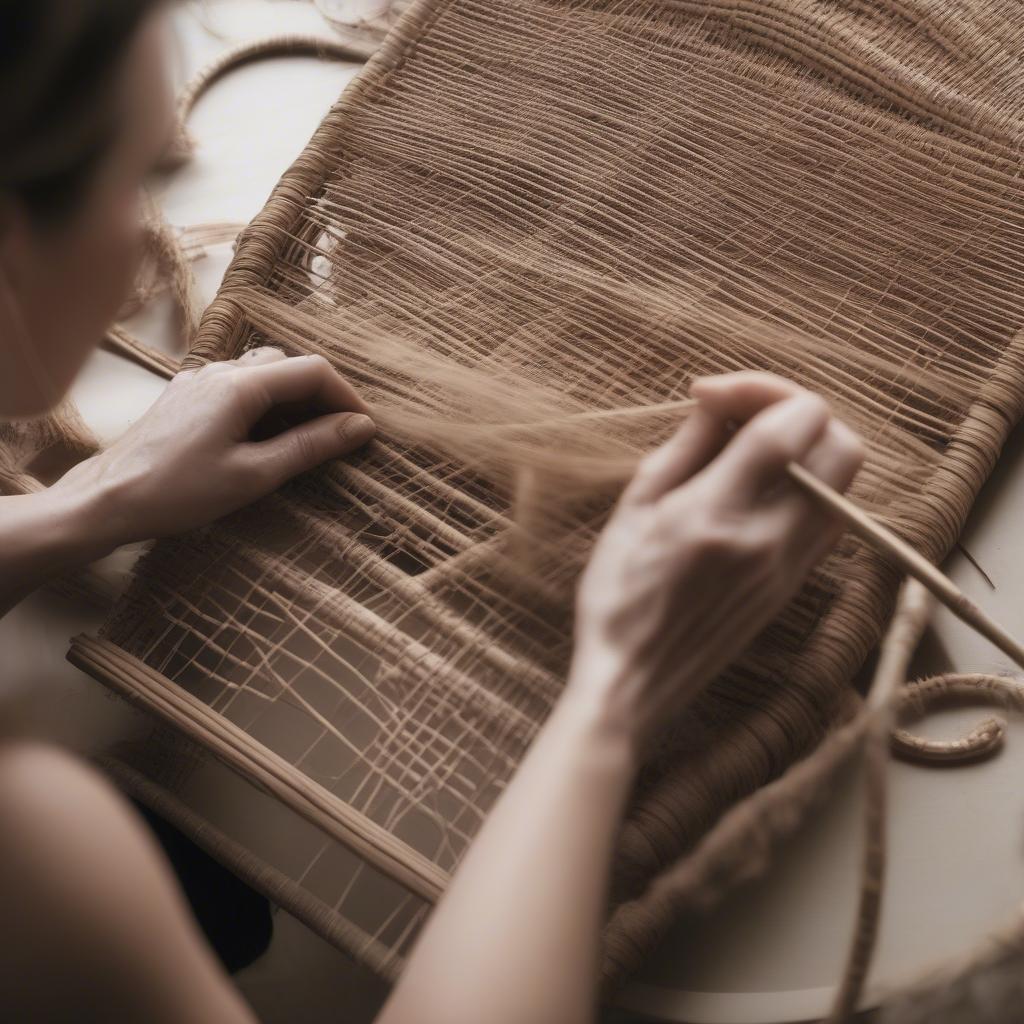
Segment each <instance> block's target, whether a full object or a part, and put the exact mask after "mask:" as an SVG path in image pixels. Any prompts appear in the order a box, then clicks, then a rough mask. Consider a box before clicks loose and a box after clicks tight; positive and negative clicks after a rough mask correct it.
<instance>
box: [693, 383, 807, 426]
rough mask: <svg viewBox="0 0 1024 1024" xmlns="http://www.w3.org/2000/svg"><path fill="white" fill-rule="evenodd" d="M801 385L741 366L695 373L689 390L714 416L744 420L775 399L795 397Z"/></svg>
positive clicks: (800, 389) (772, 402) (783, 399)
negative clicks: (710, 374)
mask: <svg viewBox="0 0 1024 1024" xmlns="http://www.w3.org/2000/svg"><path fill="white" fill-rule="evenodd" d="M804 390H805V389H804V388H802V387H800V385H799V384H795V383H794V382H793V381H791V380H786V378H785V377H778V376H776V375H775V374H774V373H762V372H761V371H759V370H741V371H739V372H738V373H722V374H717V375H716V376H714V377H697V378H695V379H694V380H693V382H692V383H691V385H690V394H691V396H692V397H694V398H696V399H697V400H698V401H700V402H701V404H702V405H704V406H706V407H707V408H708V409H709V410H710V411H711V412H713V413H714V414H715V415H716V416H719V417H721V418H722V419H724V420H733V421H735V422H739V423H745V422H746V421H747V420H749V419H750V418H751V417H753V416H756V415H757V414H758V413H759V412H760V411H761V410H762V409H765V408H767V406H769V405H772V404H774V403H775V402H782V401H785V400H786V399H787V398H795V397H796V396H797V395H799V394H802V393H803V392H804Z"/></svg>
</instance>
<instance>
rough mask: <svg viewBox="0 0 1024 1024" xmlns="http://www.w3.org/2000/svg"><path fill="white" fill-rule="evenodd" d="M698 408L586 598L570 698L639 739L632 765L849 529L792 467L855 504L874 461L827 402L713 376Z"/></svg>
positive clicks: (589, 583)
mask: <svg viewBox="0 0 1024 1024" xmlns="http://www.w3.org/2000/svg"><path fill="white" fill-rule="evenodd" d="M691 395H692V396H693V397H694V398H695V399H697V400H698V404H697V406H696V407H695V409H694V410H693V412H692V413H691V414H690V416H689V417H688V419H687V420H686V422H685V423H684V424H683V426H682V427H681V428H680V429H679V431H678V432H677V433H676V434H675V436H674V437H673V438H672V439H671V440H669V441H668V442H667V443H666V444H664V445H663V446H662V447H661V448H658V449H657V450H655V451H654V452H652V453H651V454H650V455H648V456H647V457H646V458H645V459H644V460H643V462H642V463H641V464H640V467H639V469H638V471H637V473H636V476H635V477H634V479H633V481H632V482H631V483H630V484H629V486H628V487H627V488H626V490H625V491H624V493H623V495H622V498H621V500H620V502H619V504H618V506H617V507H616V509H615V511H614V512H613V514H612V517H611V519H610V521H609V523H608V525H607V527H606V529H605V531H604V532H603V534H602V535H601V537H600V538H599V540H598V542H597V545H596V546H595V549H594V553H593V555H592V557H591V560H590V564H589V565H588V567H587V569H586V571H585V572H584V574H583V577H582V580H581V584H580V588H579V595H578V603H577V618H576V650H575V654H574V657H573V665H572V670H571V672H570V679H569V685H568V687H567V690H566V699H567V700H568V701H570V702H577V703H582V704H583V705H584V706H586V707H588V708H589V709H590V710H591V711H596V712H597V713H598V714H599V716H600V717H601V718H602V720H605V721H607V722H609V723H610V724H612V725H613V726H614V727H615V728H616V729H625V730H627V732H628V735H629V740H630V743H631V746H632V748H633V750H634V752H635V753H636V754H639V752H640V751H641V750H642V749H643V748H644V746H645V745H646V744H647V742H648V741H649V740H650V738H651V737H652V735H653V734H654V733H656V731H657V730H658V729H659V728H660V727H661V726H662V725H663V724H665V723H667V722H668V721H669V720H671V718H672V717H673V716H675V715H677V714H678V713H679V712H680V711H681V710H682V709H683V708H684V707H685V706H686V705H687V704H688V703H689V702H690V701H691V700H692V699H693V697H694V696H695V695H696V694H697V693H698V692H699V691H700V690H701V689H702V688H703V687H704V686H706V685H707V684H708V683H709V682H710V681H711V680H712V679H713V678H714V677H715V676H716V675H718V674H719V673H720V672H721V671H722V670H723V669H724V668H726V666H727V665H729V664H730V663H731V662H733V661H735V660H736V658H738V657H739V656H740V655H741V654H742V653H743V652H744V650H745V649H746V647H747V646H748V645H749V644H750V643H751V641H752V640H753V639H754V638H755V636H756V635H757V634H758V633H759V632H760V631H761V630H762V629H763V628H764V627H765V626H766V625H767V624H768V623H769V622H770V621H771V620H772V619H773V618H774V617H775V616H776V615H778V613H779V612H780V611H781V610H782V608H783V606H784V605H785V604H786V603H787V602H788V601H789V600H790V598H791V597H792V596H793V595H794V594H795V593H796V591H797V590H798V589H799V587H800V585H801V583H802V582H803V580H804V579H805V577H806V576H807V574H808V572H809V571H810V570H811V568H812V567H813V566H814V565H815V564H816V563H817V562H818V561H819V560H820V559H821V558H822V557H823V556H824V555H825V553H826V552H827V551H828V550H829V549H830V548H831V547H832V545H833V544H834V543H835V541H836V540H837V539H838V536H839V534H840V533H841V532H842V527H841V524H840V523H839V522H838V521H837V520H836V519H835V517H834V516H833V515H832V514H831V513H830V512H828V511H827V510H826V509H825V508H824V507H823V506H822V505H821V504H820V503H819V502H817V501H816V500H815V499H814V498H812V497H811V496H810V495H808V494H806V493H805V492H803V491H802V490H800V489H799V488H798V486H797V485H796V484H795V483H794V482H793V481H792V480H791V479H790V478H789V477H788V476H787V475H786V466H787V465H788V464H789V463H790V462H791V461H795V462H798V463H801V464H802V465H804V466H805V467H806V468H807V469H809V470H810V471H811V472H812V473H814V475H815V476H817V477H819V478H820V479H821V480H823V481H824V482H825V483H827V484H829V485H830V486H832V487H833V488H835V489H837V490H839V491H843V490H845V489H846V488H847V487H848V486H849V484H850V482H851V481H852V480H853V477H854V476H855V475H856V473H857V470H858V469H859V467H860V464H861V462H862V460H863V446H862V444H861V442H860V440H859V439H858V438H857V436H856V435H855V434H854V433H853V432H852V431H851V430H850V429H849V428H848V427H847V426H845V425H844V424H843V423H841V422H839V421H838V420H836V419H835V418H834V417H833V416H832V415H831V413H830V411H829V408H828V406H827V405H826V403H825V402H824V401H823V400H822V399H821V398H819V397H817V396H815V395H812V394H811V393H809V392H807V391H805V390H803V389H802V388H800V387H798V386H797V385H795V384H792V383H790V382H788V381H785V380H782V379H781V378H779V377H775V376H772V375H770V374H764V373H752V372H745V373H735V374H728V375H724V376H718V377H706V378H702V379H699V380H697V381H695V382H694V384H693V387H692V389H691ZM737 427H738V429H737Z"/></svg>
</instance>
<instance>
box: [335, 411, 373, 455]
mask: <svg viewBox="0 0 1024 1024" xmlns="http://www.w3.org/2000/svg"><path fill="white" fill-rule="evenodd" d="M376 433H377V424H376V423H374V422H373V420H371V419H370V417H369V416H365V415H364V414H363V413H361V412H355V413H350V414H349V415H347V416H343V417H342V418H341V419H340V420H339V421H338V436H339V437H340V438H341V440H342V441H343V442H344V443H345V444H347V445H352V446H353V447H358V446H359V445H361V444H366V442H367V441H369V440H370V438H371V437H373V435H374V434H376Z"/></svg>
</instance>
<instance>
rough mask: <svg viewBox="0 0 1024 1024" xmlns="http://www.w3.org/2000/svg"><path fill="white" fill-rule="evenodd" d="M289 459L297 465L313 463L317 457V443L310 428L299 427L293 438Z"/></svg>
mask: <svg viewBox="0 0 1024 1024" xmlns="http://www.w3.org/2000/svg"><path fill="white" fill-rule="evenodd" d="M289 461H290V462H291V463H294V464H295V465H312V464H314V463H316V462H317V461H319V460H318V459H317V445H316V441H315V440H314V439H313V435H312V433H311V432H310V431H309V430H304V429H297V430H296V431H295V435H294V437H293V438H292V443H291V451H290V453H289Z"/></svg>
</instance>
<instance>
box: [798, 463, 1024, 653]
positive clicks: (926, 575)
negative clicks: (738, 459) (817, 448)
mask: <svg viewBox="0 0 1024 1024" xmlns="http://www.w3.org/2000/svg"><path fill="white" fill-rule="evenodd" d="M788 469H789V475H790V476H791V477H792V478H793V479H794V480H795V481H796V482H797V483H798V484H800V486H801V487H803V488H805V489H806V490H807V491H810V493H811V494H813V495H814V496H815V497H816V498H818V499H819V500H820V501H821V502H822V503H823V504H825V505H827V506H828V507H829V508H830V509H831V510H832V511H833V512H834V513H835V514H836V515H838V516H839V517H840V519H842V520H843V522H845V523H846V525H847V526H848V527H849V528H850V529H851V530H852V531H853V532H854V533H855V534H857V536H858V537H862V538H863V539H864V540H866V541H867V542H868V543H869V544H870V545H871V546H872V547H873V548H874V549H875V550H876V551H878V552H880V553H881V554H883V555H886V556H887V557H888V558H890V559H891V560H892V561H893V562H895V563H896V564H897V565H898V566H899V567H900V568H901V569H903V571H904V572H906V573H908V574H909V575H910V576H913V577H914V579H916V580H918V581H920V582H921V583H922V584H923V585H924V586H925V587H927V588H928V590H930V591H931V592H932V593H933V594H934V595H935V597H936V598H938V600H939V601H941V602H942V603H943V604H944V605H945V606H946V607H947V608H948V609H949V610H950V611H951V612H952V613H953V614H954V615H955V616H956V617H957V618H958V619H960V620H962V621H963V622H966V623H967V625H968V626H970V627H971V628H972V629H975V630H977V631H978V632H979V633H980V634H981V635H982V636H983V637H985V638H986V639H987V640H990V641H991V642H992V643H993V644H995V645H996V647H998V648H999V650H1001V651H1002V652H1003V653H1004V654H1005V655H1007V657H1010V658H1012V659H1013V660H1014V661H1015V662H1016V663H1017V664H1018V665H1019V666H1020V667H1021V668H1024V646H1021V644H1020V643H1018V642H1017V641H1016V640H1015V639H1014V638H1013V637H1012V636H1010V634H1009V633H1007V632H1006V630H1005V629H1003V627H1002V626H1000V625H998V623H996V622H993V621H992V619H990V618H989V617H988V616H987V615H986V614H985V613H984V612H983V611H982V610H981V609H980V608H979V607H978V606H977V605H976V604H975V603H974V602H973V601H972V600H971V599H970V598H969V597H968V596H967V595H966V594H965V593H964V592H963V591H962V590H961V589H960V588H959V587H958V586H957V585H956V584H955V583H954V582H953V581H952V580H951V579H950V578H949V577H948V576H946V575H944V574H943V573H942V572H940V571H939V569H938V568H936V566H934V565H932V563H931V562H929V561H928V559H927V558H925V557H924V556H923V555H921V554H919V553H918V552H917V551H915V550H914V549H913V548H912V547H911V546H910V545H909V544H908V543H907V542H906V541H904V540H902V539H900V538H899V537H897V536H896V534H894V533H893V532H892V531H891V530H889V529H887V528H886V527H884V526H882V524H881V523H878V522H876V521H875V520H874V519H872V518H871V516H869V515H868V514H867V513H866V512H863V511H862V510H861V509H859V508H858V507H857V506H856V505H854V503H853V502H852V501H850V500H849V499H848V498H844V497H843V496H842V495H841V494H838V493H837V492H836V491H834V490H832V488H831V487H829V486H828V484H826V483H823V482H822V481H821V480H819V479H818V478H817V477H816V476H815V475H814V474H813V473H810V472H808V470H806V469H804V467H803V466H800V465H798V464H797V463H795V462H791V463H790V464H789V467H788Z"/></svg>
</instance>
